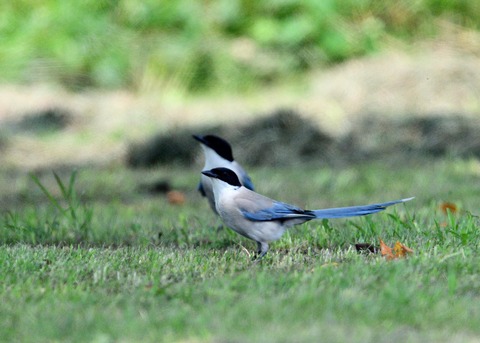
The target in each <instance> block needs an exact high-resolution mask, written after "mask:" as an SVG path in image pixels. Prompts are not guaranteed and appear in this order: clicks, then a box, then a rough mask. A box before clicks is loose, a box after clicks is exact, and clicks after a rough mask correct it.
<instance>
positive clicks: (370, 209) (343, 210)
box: [310, 197, 414, 219]
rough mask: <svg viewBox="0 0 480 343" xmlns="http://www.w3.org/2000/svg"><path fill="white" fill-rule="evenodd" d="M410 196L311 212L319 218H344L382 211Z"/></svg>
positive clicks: (408, 199) (404, 200)
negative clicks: (379, 202) (378, 202)
mask: <svg viewBox="0 0 480 343" xmlns="http://www.w3.org/2000/svg"><path fill="white" fill-rule="evenodd" d="M413 198H414V197H412V198H406V199H401V200H395V201H389V202H384V203H381V204H371V205H364V206H352V207H338V208H326V209H323V210H313V211H310V212H312V213H313V214H314V215H315V217H316V218H320V219H330V218H344V217H355V216H364V215H367V214H371V213H377V212H380V211H383V210H384V209H386V208H387V207H388V206H392V205H395V204H399V203H402V202H406V201H410V200H412V199H413Z"/></svg>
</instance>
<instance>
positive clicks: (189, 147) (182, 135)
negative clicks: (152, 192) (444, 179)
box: [127, 110, 480, 167]
mask: <svg viewBox="0 0 480 343" xmlns="http://www.w3.org/2000/svg"><path fill="white" fill-rule="evenodd" d="M478 132H480V120H478V119H475V118H468V117H465V116H461V115H450V116H429V117H410V118H388V117H387V118H386V117H378V116H370V117H364V118H362V119H360V120H359V121H358V122H357V123H355V125H354V126H353V129H352V130H351V131H350V132H349V133H348V134H347V135H345V136H341V137H338V136H337V137H335V136H331V135H329V134H328V133H327V132H323V131H322V130H321V129H319V128H318V127H316V126H315V125H312V123H311V122H310V121H308V120H306V119H304V118H303V117H302V116H300V115H299V114H297V113H296V112H295V111H293V110H280V111H276V112H274V113H273V114H272V115H270V116H268V117H266V118H261V119H258V120H255V121H253V122H251V123H250V124H248V125H245V126H242V127H237V128H235V129H233V128H232V127H231V126H216V127H203V128H197V129H184V130H181V131H179V132H175V133H169V134H167V135H156V136H154V137H152V139H150V140H149V141H147V142H146V143H142V144H134V145H132V146H131V148H130V149H129V152H128V154H127V165H129V166H132V167H149V166H153V165H157V164H184V165H190V164H192V163H193V162H194V161H195V159H196V158H198V156H199V149H198V147H197V146H196V145H197V143H196V142H195V141H194V140H193V139H192V134H198V133H200V134H216V135H219V136H222V137H224V138H226V139H227V140H228V141H230V143H231V144H232V146H233V149H234V155H235V158H236V159H237V160H239V161H241V162H242V163H245V164H249V165H255V166H266V165H268V166H281V165H292V164H303V163H309V164H316V165H324V164H328V165H338V164H345V163H352V162H353V163H356V162H360V161H368V160H385V161H386V160H404V159H408V158H413V157H415V158H417V157H419V158H421V157H444V156H457V157H480V135H478Z"/></svg>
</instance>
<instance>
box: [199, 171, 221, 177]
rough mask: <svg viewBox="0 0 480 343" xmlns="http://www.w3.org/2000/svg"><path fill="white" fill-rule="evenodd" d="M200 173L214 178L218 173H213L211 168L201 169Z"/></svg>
mask: <svg viewBox="0 0 480 343" xmlns="http://www.w3.org/2000/svg"><path fill="white" fill-rule="evenodd" d="M202 174H203V175H205V176H208V177H213V178H215V179H216V178H217V177H218V175H217V174H215V173H214V172H213V171H211V170H203V171H202Z"/></svg>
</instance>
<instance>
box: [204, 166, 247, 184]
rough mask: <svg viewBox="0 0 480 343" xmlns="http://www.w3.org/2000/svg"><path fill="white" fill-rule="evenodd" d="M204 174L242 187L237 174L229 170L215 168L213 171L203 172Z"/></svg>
mask: <svg viewBox="0 0 480 343" xmlns="http://www.w3.org/2000/svg"><path fill="white" fill-rule="evenodd" d="M202 174H203V175H206V176H209V177H213V178H215V179H219V180H222V181H224V182H226V183H228V184H229V185H232V186H237V187H240V186H241V185H242V184H241V183H240V180H239V179H238V176H237V174H235V172H234V171H233V170H230V169H228V168H213V169H212V170H204V171H202Z"/></svg>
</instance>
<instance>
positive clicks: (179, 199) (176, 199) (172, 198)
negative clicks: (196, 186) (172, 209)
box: [167, 191, 185, 205]
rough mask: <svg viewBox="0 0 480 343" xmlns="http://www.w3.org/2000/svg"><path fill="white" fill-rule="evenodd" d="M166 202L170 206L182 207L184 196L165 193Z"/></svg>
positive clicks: (171, 192)
mask: <svg viewBox="0 0 480 343" xmlns="http://www.w3.org/2000/svg"><path fill="white" fill-rule="evenodd" d="M167 200H168V202H169V203H170V204H172V205H183V204H184V203H185V194H183V193H182V192H179V191H170V192H168V193H167Z"/></svg>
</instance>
